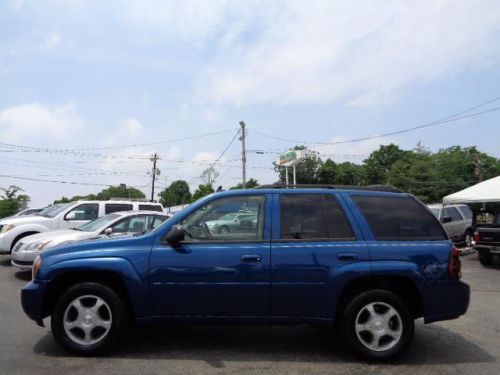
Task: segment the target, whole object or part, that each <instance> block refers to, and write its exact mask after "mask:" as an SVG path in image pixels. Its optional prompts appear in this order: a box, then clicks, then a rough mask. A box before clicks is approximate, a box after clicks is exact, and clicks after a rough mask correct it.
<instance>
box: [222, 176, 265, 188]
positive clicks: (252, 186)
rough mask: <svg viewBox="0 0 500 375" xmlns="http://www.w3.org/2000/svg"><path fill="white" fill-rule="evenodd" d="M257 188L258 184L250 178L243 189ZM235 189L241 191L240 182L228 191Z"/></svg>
mask: <svg viewBox="0 0 500 375" xmlns="http://www.w3.org/2000/svg"><path fill="white" fill-rule="evenodd" d="M257 186H259V182H258V181H257V180H256V179H255V178H250V179H249V180H248V181H247V182H246V184H245V189H253V188H256V187H257ZM237 189H243V183H242V182H240V183H239V184H236V185H235V186H233V187H230V188H229V190H237Z"/></svg>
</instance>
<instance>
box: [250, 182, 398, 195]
mask: <svg viewBox="0 0 500 375" xmlns="http://www.w3.org/2000/svg"><path fill="white" fill-rule="evenodd" d="M256 189H334V190H366V191H384V192H389V193H402V191H401V190H399V189H396V188H395V187H393V186H389V185H368V186H356V185H322V184H296V185H286V184H270V185H260V186H258V187H257V188H256Z"/></svg>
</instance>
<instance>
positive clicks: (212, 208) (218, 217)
mask: <svg viewBox="0 0 500 375" xmlns="http://www.w3.org/2000/svg"><path fill="white" fill-rule="evenodd" d="M264 204H265V196H264V195H252V196H241V197H230V198H221V199H217V200H215V201H212V202H210V203H207V204H205V205H203V206H202V207H200V208H198V209H197V210H196V211H194V212H192V213H191V214H190V215H189V216H188V217H186V218H185V219H184V220H182V221H181V222H180V225H181V226H182V228H183V229H184V231H185V234H186V235H185V241H188V242H190V241H258V240H262V239H263V238H264Z"/></svg>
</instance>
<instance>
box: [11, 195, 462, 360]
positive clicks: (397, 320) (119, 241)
mask: <svg viewBox="0 0 500 375" xmlns="http://www.w3.org/2000/svg"><path fill="white" fill-rule="evenodd" d="M380 190H384V189H382V188H380V187H378V188H372V189H371V190H370V189H366V190H361V188H359V187H356V188H353V190H345V189H342V190H335V189H327V188H311V189H306V188H299V187H297V188H294V189H286V188H279V189H278V188H274V187H268V188H261V189H249V190H230V191H226V192H219V193H214V194H212V195H209V196H207V197H204V198H202V199H201V200H198V201H197V202H195V203H193V204H192V205H191V206H189V207H188V208H187V209H185V210H183V211H182V212H179V213H178V214H177V215H175V216H173V217H172V218H170V219H169V220H167V221H165V222H164V223H163V224H162V225H161V226H159V227H158V228H156V229H155V230H153V231H152V232H149V233H145V234H144V235H140V236H135V237H130V238H116V239H110V240H106V241H97V242H92V241H91V242H88V241H85V242H81V243H76V244H67V245H63V246H59V247H57V248H53V249H51V250H48V251H43V252H41V253H40V255H39V256H38V257H37V258H36V260H35V263H34V265H33V270H32V274H33V280H32V281H31V282H30V283H29V284H27V285H26V286H25V287H24V288H23V289H22V293H21V301H22V306H23V309H24V311H25V313H26V314H27V315H28V316H29V317H30V318H31V319H33V320H35V321H36V322H37V323H38V324H39V325H41V326H43V319H44V318H46V317H48V316H50V317H51V329H52V332H53V334H54V337H55V339H56V341H57V342H58V343H59V344H60V345H61V346H62V347H64V348H66V349H67V350H69V351H72V352H74V353H77V354H80V355H94V354H98V353H103V352H105V351H106V350H109V349H111V348H112V347H113V346H114V345H115V344H117V343H119V342H120V336H121V334H123V333H124V332H126V327H127V324H128V323H129V322H130V321H131V320H135V322H136V323H137V324H139V323H148V322H149V323H153V322H158V321H170V322H179V321H181V322H190V323H223V324H294V323H314V324H318V325H324V326H331V325H334V324H336V326H337V329H338V332H339V334H340V335H341V337H342V338H343V339H344V340H345V342H346V344H347V345H348V346H349V347H350V348H352V349H353V350H354V352H355V353H357V354H359V355H361V356H362V357H364V358H368V359H371V360H387V359H390V358H394V357H395V356H398V355H400V354H402V353H403V352H404V351H405V350H406V349H407V347H408V346H409V344H410V342H411V341H412V337H413V332H414V319H417V318H423V320H424V322H425V323H431V322H435V321H439V320H446V319H455V318H457V317H459V316H460V315H462V314H464V313H465V312H466V310H467V308H468V304H469V286H468V285H467V284H465V283H463V282H462V281H460V277H461V273H460V259H459V252H458V250H457V249H456V248H454V247H453V244H452V243H451V241H450V240H449V239H448V237H447V235H446V233H445V231H444V230H443V227H442V226H441V224H440V223H439V221H438V220H437V219H436V218H435V217H434V216H433V215H432V214H431V213H430V211H429V210H428V209H427V208H426V207H425V206H424V205H423V204H422V203H421V202H419V201H418V200H417V199H416V198H414V197H413V196H411V195H409V194H404V193H397V192H387V191H380ZM230 210H232V211H233V212H239V211H241V210H249V211H252V212H254V213H255V215H256V217H257V224H256V225H255V227H254V229H253V230H252V231H245V232H242V233H241V234H240V235H239V236H234V235H233V234H231V233H228V234H227V235H226V236H224V235H223V234H218V235H217V237H215V236H214V235H213V234H212V232H211V230H210V229H209V228H208V225H207V221H210V220H213V217H214V215H213V214H214V212H226V213H229V211H230ZM193 227H195V228H201V229H200V230H198V231H196V232H194V231H191V230H190V229H191V228H193Z"/></svg>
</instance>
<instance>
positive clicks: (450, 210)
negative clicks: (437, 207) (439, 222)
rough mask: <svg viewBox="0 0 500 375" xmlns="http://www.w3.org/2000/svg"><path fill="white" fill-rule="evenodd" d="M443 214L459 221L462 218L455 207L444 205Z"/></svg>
mask: <svg viewBox="0 0 500 375" xmlns="http://www.w3.org/2000/svg"><path fill="white" fill-rule="evenodd" d="M444 216H445V217H451V221H460V220H462V216H460V214H459V213H458V211H457V209H456V208H455V207H446V208H445V209H444Z"/></svg>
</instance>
